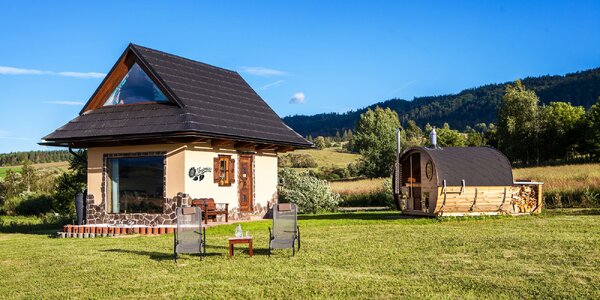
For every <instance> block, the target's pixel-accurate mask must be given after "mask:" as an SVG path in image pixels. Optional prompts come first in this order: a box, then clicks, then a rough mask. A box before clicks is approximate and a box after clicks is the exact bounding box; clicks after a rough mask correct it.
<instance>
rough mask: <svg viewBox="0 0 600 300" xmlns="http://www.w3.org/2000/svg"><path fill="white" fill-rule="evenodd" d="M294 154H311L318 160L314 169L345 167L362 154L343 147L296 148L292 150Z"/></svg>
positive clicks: (300, 169)
mask: <svg viewBox="0 0 600 300" xmlns="http://www.w3.org/2000/svg"><path fill="white" fill-rule="evenodd" d="M291 153H294V154H310V155H311V156H312V157H313V158H314V159H315V161H316V162H317V165H318V167H316V168H312V169H318V168H319V167H331V166H334V167H338V168H345V167H347V166H348V164H349V163H352V162H355V161H357V160H358V159H359V158H360V154H356V153H349V152H346V151H344V150H342V148H341V147H335V148H325V149H323V150H317V149H307V150H296V151H294V152H291ZM296 170H299V171H302V170H309V168H297V169H296Z"/></svg>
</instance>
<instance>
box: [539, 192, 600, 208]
mask: <svg viewBox="0 0 600 300" xmlns="http://www.w3.org/2000/svg"><path fill="white" fill-rule="evenodd" d="M544 207H545V208H596V207H600V189H598V188H589V187H585V188H583V189H576V190H561V191H544Z"/></svg>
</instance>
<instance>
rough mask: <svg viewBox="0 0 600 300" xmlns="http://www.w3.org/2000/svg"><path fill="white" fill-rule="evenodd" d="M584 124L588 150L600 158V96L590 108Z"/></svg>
mask: <svg viewBox="0 0 600 300" xmlns="http://www.w3.org/2000/svg"><path fill="white" fill-rule="evenodd" d="M584 124H585V127H584V130H585V133H584V136H585V142H586V145H587V148H588V151H589V153H590V154H592V156H594V157H595V158H600V98H598V102H597V103H596V104H594V105H592V107H590V109H589V110H588V112H587V114H586V116H585V123H584Z"/></svg>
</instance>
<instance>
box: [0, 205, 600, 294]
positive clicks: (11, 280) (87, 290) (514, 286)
mask: <svg viewBox="0 0 600 300" xmlns="http://www.w3.org/2000/svg"><path fill="white" fill-rule="evenodd" d="M269 224H270V222H269V221H259V222H254V223H244V224H243V225H242V226H243V228H244V230H249V231H250V233H251V234H252V235H254V236H255V256H254V257H252V258H250V257H248V256H247V255H246V254H245V253H240V251H238V252H237V253H236V255H235V256H234V257H233V258H228V257H227V237H228V236H229V235H231V234H232V233H233V231H234V227H235V225H233V224H232V225H227V226H219V227H214V228H209V229H208V230H207V236H208V238H207V240H208V245H209V247H208V253H209V254H208V256H207V257H206V258H205V259H204V260H200V259H198V257H197V256H190V255H184V256H183V258H181V259H180V261H179V263H178V264H177V265H176V264H175V263H174V262H173V260H172V258H171V255H172V252H171V249H172V238H173V236H172V235H165V236H160V237H130V238H101V239H51V238H48V237H47V236H46V235H43V234H0V277H1V278H2V280H1V281H0V295H2V298H25V299H30V298H55V299H56V298H60V299H63V298H85V299H88V298H129V299H136V298H153V299H154V298H198V299H205V298H221V299H235V298H254V299H262V298H279V299H307V298H343V299H346V298H369V299H371V298H387V299H398V298H461V299H462V298H472V299H475V298H575V297H578V298H590V299H593V298H595V299H598V298H600V285H599V284H598V283H599V282H600V211H599V210H588V211H583V210H579V211H573V210H563V211H551V212H549V213H546V214H544V215H541V216H526V217H497V218H478V219H474V218H471V219H468V218H463V219H445V220H442V221H439V220H436V219H405V218H400V217H399V216H398V215H397V213H394V212H387V213H355V214H326V215H314V216H310V215H309V216H302V217H301V220H300V226H301V229H302V242H303V243H302V249H301V250H300V252H299V253H298V254H297V255H296V256H295V257H291V253H290V251H286V250H279V251H277V252H276V254H275V255H273V256H272V257H270V258H269V257H267V256H266V249H265V248H266V244H267V235H268V234H267V226H269Z"/></svg>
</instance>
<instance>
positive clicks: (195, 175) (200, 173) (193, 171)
mask: <svg viewBox="0 0 600 300" xmlns="http://www.w3.org/2000/svg"><path fill="white" fill-rule="evenodd" d="M210 171H212V168H209V167H206V168H202V167H198V168H194V167H191V168H190V170H189V171H188V176H190V178H192V180H194V181H202V179H204V173H207V172H210Z"/></svg>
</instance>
